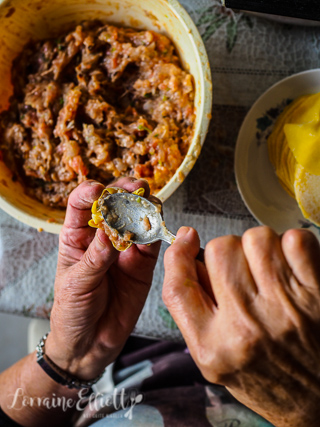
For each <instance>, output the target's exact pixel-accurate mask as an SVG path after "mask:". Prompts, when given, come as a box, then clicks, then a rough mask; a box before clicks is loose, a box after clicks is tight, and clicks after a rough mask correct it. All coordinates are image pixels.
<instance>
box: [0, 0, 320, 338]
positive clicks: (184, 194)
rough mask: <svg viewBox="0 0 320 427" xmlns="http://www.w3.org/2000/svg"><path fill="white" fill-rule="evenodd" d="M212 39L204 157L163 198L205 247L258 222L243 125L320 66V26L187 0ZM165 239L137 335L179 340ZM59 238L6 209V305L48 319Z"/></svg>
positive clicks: (171, 216) (0, 303)
mask: <svg viewBox="0 0 320 427" xmlns="http://www.w3.org/2000/svg"><path fill="white" fill-rule="evenodd" d="M181 3H182V4H183V6H184V7H185V8H186V9H187V11H188V12H189V13H190V15H191V17H192V18H193V19H194V21H195V23H196V25H197V26H198V28H199V31H200V33H201V35H202V37H203V39H204V41H205V43H206V47H207V51H208V55H209V59H210V63H211V70H212V78H213V96H214V105H213V114H212V116H213V119H212V122H211V126H210V130H209V134H208V137H207V140H206V142H205V145H204V147H203V150H202V153H201V156H200V158H199V160H198V162H197V163H196V165H195V167H194V169H193V171H192V172H191V173H190V175H189V176H188V178H187V179H186V181H185V182H184V183H183V185H182V186H181V187H180V188H179V190H178V191H177V192H176V193H175V194H174V197H171V198H170V199H169V200H168V201H167V202H166V203H165V204H164V212H165V219H166V222H167V225H168V227H169V228H170V229H171V230H172V231H173V232H176V231H177V229H178V228H179V226H181V225H188V226H192V227H195V228H196V229H197V230H198V232H199V234H200V237H201V243H202V246H204V245H205V244H206V242H207V241H209V240H211V239H212V238H214V237H217V236H221V235H225V234H230V233H231V234H239V235H241V234H242V233H243V232H244V231H245V230H246V229H248V228H250V227H252V226H255V225H256V224H257V223H256V221H255V220H254V219H253V217H252V216H251V215H250V213H249V212H248V211H247V209H246V207H245V205H244V203H243V202H242V200H241V198H240V195H239V193H238V191H237V187H236V183H235V177H234V172H233V157H234V148H235V142H236V138H237V134H238V131H239V128H240V126H241V123H242V121H243V119H244V117H245V115H246V113H247V111H248V110H249V108H250V106H251V105H252V104H253V102H254V101H255V100H256V99H257V98H258V97H259V96H260V95H261V94H262V93H263V92H264V91H265V90H266V89H268V88H269V87H270V86H271V85H272V84H274V83H275V82H277V81H278V80H280V79H282V78H284V77H286V76H289V75H291V74H293V73H296V72H300V71H303V70H307V69H312V68H318V67H319V66H320V27H317V26H314V27H312V26H290V25H287V24H281V23H278V22H273V21H270V20H267V19H265V18H259V17H256V16H253V15H248V14H245V13H234V12H232V11H231V10H226V9H224V8H222V7H221V6H220V5H219V2H218V1H216V0H182V2H181ZM165 249H166V245H165V244H163V246H162V250H161V254H160V258H159V261H158V264H157V267H156V271H155V276H154V282H153V286H152V289H151V292H150V295H149V297H148V300H147V303H146V306H145V308H144V310H143V312H142V314H141V317H140V319H139V321H138V324H137V326H136V330H135V333H136V334H138V335H143V336H148V337H154V338H162V339H173V340H180V339H181V335H180V332H179V330H178V329H177V327H176V325H175V323H174V322H173V320H172V318H171V317H170V315H169V313H168V311H167V310H166V308H165V306H164V304H163V302H162V298H161V288H162V282H163V275H164V270H163V254H164V251H165ZM57 252H58V237H57V236H55V235H51V234H47V233H38V232H37V231H36V230H34V229H31V228H29V227H27V226H25V225H23V224H21V223H20V222H18V221H16V220H14V219H12V218H11V217H10V216H8V215H7V214H5V213H4V212H2V211H0V311H3V312H8V313H17V314H22V315H25V316H30V317H42V318H46V317H48V316H49V315H50V309H51V306H52V302H53V284H54V277H55V269H56V262H57Z"/></svg>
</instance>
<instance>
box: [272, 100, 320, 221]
mask: <svg viewBox="0 0 320 427" xmlns="http://www.w3.org/2000/svg"><path fill="white" fill-rule="evenodd" d="M268 149H269V157H270V160H271V163H272V164H273V166H274V167H275V170H276V174H277V176H278V178H279V181H280V182H281V184H282V186H283V188H284V189H285V190H286V191H287V192H288V193H289V194H290V196H291V197H293V198H295V199H296V201H297V202H298V205H299V207H300V209H301V211H302V213H303V216H304V217H305V218H306V219H308V220H309V221H311V222H313V223H314V224H316V225H318V226H320V94H315V95H306V96H302V97H300V98H298V99H296V100H295V101H293V102H292V103H291V104H290V105H289V106H288V107H287V108H286V109H285V110H284V111H283V113H282V114H281V115H280V117H279V119H278V120H277V122H276V124H275V127H274V130H273V132H272V134H271V135H270V137H269V139H268Z"/></svg>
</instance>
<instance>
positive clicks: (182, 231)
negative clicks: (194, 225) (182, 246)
mask: <svg viewBox="0 0 320 427" xmlns="http://www.w3.org/2000/svg"><path fill="white" fill-rule="evenodd" d="M190 230H191V228H190V227H181V228H180V229H179V230H178V233H177V238H178V239H181V237H185V236H186V235H187V234H188V233H189V231H190Z"/></svg>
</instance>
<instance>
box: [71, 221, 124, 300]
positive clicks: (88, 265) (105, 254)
mask: <svg viewBox="0 0 320 427" xmlns="http://www.w3.org/2000/svg"><path fill="white" fill-rule="evenodd" d="M118 255H119V252H118V251H117V250H116V249H115V248H114V247H113V246H112V243H111V242H110V240H109V238H108V236H107V235H106V234H105V233H104V231H103V230H99V229H98V230H97V231H96V234H95V237H94V239H93V240H92V242H91V243H90V245H89V247H88V249H87V250H86V252H85V253H84V254H83V256H82V258H81V259H80V261H79V262H78V263H77V264H75V266H74V268H75V270H76V271H77V275H78V291H79V292H81V293H82V292H85V293H87V292H90V291H92V290H93V289H95V288H96V286H97V285H98V284H99V282H100V281H101V279H102V278H103V276H104V275H105V274H106V272H107V271H108V270H109V268H110V266H111V265H112V264H113V263H114V262H115V260H116V259H117V258H118Z"/></svg>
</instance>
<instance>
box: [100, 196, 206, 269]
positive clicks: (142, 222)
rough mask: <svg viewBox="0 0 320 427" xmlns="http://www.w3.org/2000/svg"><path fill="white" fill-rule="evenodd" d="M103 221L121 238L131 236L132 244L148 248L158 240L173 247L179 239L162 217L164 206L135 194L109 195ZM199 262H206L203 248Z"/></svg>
mask: <svg viewBox="0 0 320 427" xmlns="http://www.w3.org/2000/svg"><path fill="white" fill-rule="evenodd" d="M100 207H101V213H102V216H103V219H104V220H105V222H106V223H107V225H108V226H109V227H110V228H112V229H114V230H116V231H117V232H118V234H119V235H120V237H121V238H124V235H125V234H126V235H128V233H130V234H131V236H130V239H129V240H130V242H132V243H135V244H138V245H147V244H151V243H154V242H157V241H158V240H163V241H165V242H167V243H169V244H172V243H173V241H174V239H175V238H176V236H175V235H174V234H173V233H171V231H169V230H168V229H167V227H166V225H165V222H164V220H163V217H162V212H161V205H160V204H158V205H156V204H154V203H152V202H151V201H149V200H148V199H146V198H144V197H141V196H137V195H136V194H132V193H115V194H109V195H107V196H106V197H105V198H104V199H103V202H102V203H101V205H100ZM197 259H199V260H200V261H204V256H203V249H200V252H199V254H198V257H197Z"/></svg>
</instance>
